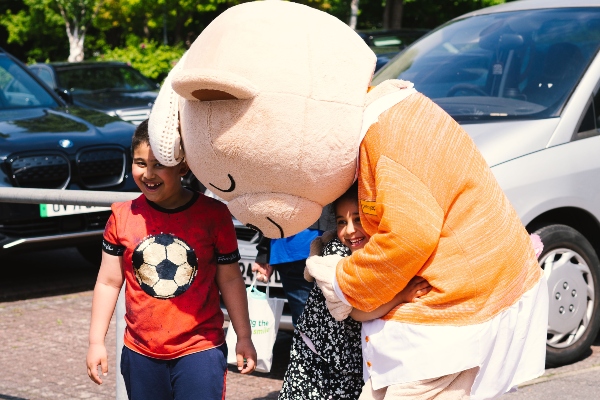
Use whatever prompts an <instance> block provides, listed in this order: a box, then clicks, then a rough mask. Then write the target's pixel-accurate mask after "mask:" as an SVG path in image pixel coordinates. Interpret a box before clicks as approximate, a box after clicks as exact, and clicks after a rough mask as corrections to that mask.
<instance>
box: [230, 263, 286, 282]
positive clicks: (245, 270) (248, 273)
mask: <svg viewBox="0 0 600 400" xmlns="http://www.w3.org/2000/svg"><path fill="white" fill-rule="evenodd" d="M253 263H254V262H253V261H250V260H243V259H242V260H240V271H242V276H243V277H244V281H245V282H246V285H250V284H251V283H252V281H253V280H254V275H255V273H254V272H252V264H253ZM256 284H257V285H261V286H266V283H264V282H259V281H256ZM269 286H270V287H282V286H281V278H280V277H279V273H278V272H277V271H274V272H273V275H271V280H270V281H269Z"/></svg>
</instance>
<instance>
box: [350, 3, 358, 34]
mask: <svg viewBox="0 0 600 400" xmlns="http://www.w3.org/2000/svg"><path fill="white" fill-rule="evenodd" d="M358 6H359V0H352V1H351V2H350V22H348V25H349V26H350V28H352V29H356V22H357V19H358Z"/></svg>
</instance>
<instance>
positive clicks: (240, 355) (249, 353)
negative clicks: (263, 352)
mask: <svg viewBox="0 0 600 400" xmlns="http://www.w3.org/2000/svg"><path fill="white" fill-rule="evenodd" d="M235 354H236V357H237V367H238V370H239V371H240V372H241V373H242V374H249V373H250V372H253V371H254V370H255V369H256V349H255V348H254V344H252V340H250V339H240V338H238V341H237V344H236V346H235ZM244 359H246V366H244Z"/></svg>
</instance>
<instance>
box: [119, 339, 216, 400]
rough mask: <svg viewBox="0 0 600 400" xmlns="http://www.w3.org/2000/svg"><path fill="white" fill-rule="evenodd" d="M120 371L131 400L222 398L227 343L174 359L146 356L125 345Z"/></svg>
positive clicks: (209, 399) (208, 399) (214, 399)
mask: <svg viewBox="0 0 600 400" xmlns="http://www.w3.org/2000/svg"><path fill="white" fill-rule="evenodd" d="M121 374H122V375H123V379H124V380H125V389H126V390H127V397H128V398H129V400H150V399H152V400H197V399H206V400H223V399H224V398H225V377H226V374H227V345H225V344H222V345H221V346H219V347H217V348H214V349H210V350H204V351H200V352H198V353H192V354H188V355H187V356H183V357H179V358H175V359H172V360H159V359H156V358H150V357H146V356H144V355H141V354H139V353H136V352H135V351H132V350H130V349H129V348H127V347H125V346H123V351H122V353H121Z"/></svg>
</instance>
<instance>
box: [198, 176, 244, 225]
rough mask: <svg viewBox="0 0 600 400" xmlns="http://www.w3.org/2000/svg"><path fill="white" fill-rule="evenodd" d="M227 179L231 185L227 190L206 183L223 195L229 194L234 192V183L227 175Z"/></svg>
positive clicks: (231, 177)
mask: <svg viewBox="0 0 600 400" xmlns="http://www.w3.org/2000/svg"><path fill="white" fill-rule="evenodd" d="M227 177H228V178H229V181H230V182H231V185H229V189H221V188H218V187H216V186H215V185H213V184H212V183H210V182H209V183H208V184H209V185H210V186H212V187H214V188H215V189H217V190H219V191H221V192H224V193H229V192H233V191H234V190H235V181H234V180H233V176H231V175H229V174H227ZM252 229H254V228H252Z"/></svg>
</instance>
